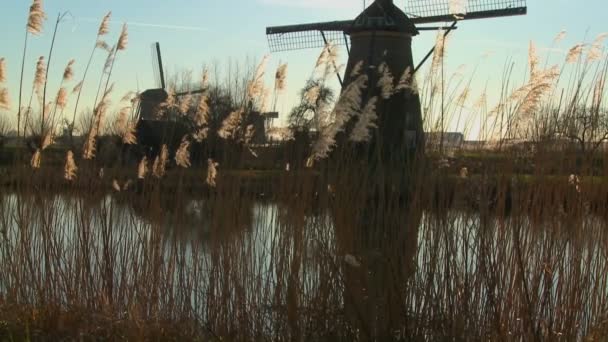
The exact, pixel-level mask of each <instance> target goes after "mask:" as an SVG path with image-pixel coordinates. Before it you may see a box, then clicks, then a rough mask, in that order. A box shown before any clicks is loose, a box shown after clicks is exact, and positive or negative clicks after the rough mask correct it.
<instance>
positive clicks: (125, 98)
mask: <svg viewBox="0 0 608 342" xmlns="http://www.w3.org/2000/svg"><path fill="white" fill-rule="evenodd" d="M136 95H137V94H136V93H135V92H134V91H128V92H127V93H126V94H124V95H123V97H121V98H120V102H133V98H134V97H135V96H136Z"/></svg>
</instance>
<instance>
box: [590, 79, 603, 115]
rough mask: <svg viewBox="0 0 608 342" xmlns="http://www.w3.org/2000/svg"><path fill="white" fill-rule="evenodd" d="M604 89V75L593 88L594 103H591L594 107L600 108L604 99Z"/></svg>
mask: <svg viewBox="0 0 608 342" xmlns="http://www.w3.org/2000/svg"><path fill="white" fill-rule="evenodd" d="M604 89H606V76H604V75H602V76H600V78H599V79H598V80H597V81H596V82H595V85H594V86H593V102H592V103H591V104H592V106H593V107H595V108H598V109H599V108H600V106H601V104H602V99H603V97H604V96H603V95H604Z"/></svg>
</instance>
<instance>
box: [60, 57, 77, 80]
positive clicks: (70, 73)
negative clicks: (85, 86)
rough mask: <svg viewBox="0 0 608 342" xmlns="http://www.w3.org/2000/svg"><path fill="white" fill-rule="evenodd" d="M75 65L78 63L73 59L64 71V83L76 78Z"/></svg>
mask: <svg viewBox="0 0 608 342" xmlns="http://www.w3.org/2000/svg"><path fill="white" fill-rule="evenodd" d="M74 63H76V61H75V60H73V59H72V60H70V61H69V62H68V65H67V66H66V67H65V70H64V71H63V81H64V82H68V81H71V80H72V78H74Z"/></svg>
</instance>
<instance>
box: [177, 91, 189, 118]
mask: <svg viewBox="0 0 608 342" xmlns="http://www.w3.org/2000/svg"><path fill="white" fill-rule="evenodd" d="M191 104H192V94H190V93H188V94H186V96H184V97H182V99H181V100H180V101H179V112H180V113H182V114H183V115H186V114H188V111H189V110H190V105H191Z"/></svg>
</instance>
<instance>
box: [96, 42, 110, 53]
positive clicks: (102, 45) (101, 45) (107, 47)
mask: <svg viewBox="0 0 608 342" xmlns="http://www.w3.org/2000/svg"><path fill="white" fill-rule="evenodd" d="M95 47H96V48H100V49H102V50H104V51H106V52H110V49H111V47H110V45H108V43H106V42H105V41H103V40H98V41H97V43H95Z"/></svg>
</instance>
